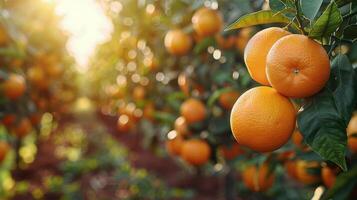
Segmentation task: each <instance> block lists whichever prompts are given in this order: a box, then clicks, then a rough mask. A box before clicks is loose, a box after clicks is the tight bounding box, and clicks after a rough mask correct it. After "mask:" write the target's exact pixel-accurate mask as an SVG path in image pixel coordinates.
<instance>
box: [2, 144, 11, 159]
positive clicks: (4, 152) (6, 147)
mask: <svg viewBox="0 0 357 200" xmlns="http://www.w3.org/2000/svg"><path fill="white" fill-rule="evenodd" d="M9 149H10V146H9V144H8V143H7V142H5V141H0V163H1V162H2V161H3V160H4V159H5V157H6V155H7V153H8V152H9Z"/></svg>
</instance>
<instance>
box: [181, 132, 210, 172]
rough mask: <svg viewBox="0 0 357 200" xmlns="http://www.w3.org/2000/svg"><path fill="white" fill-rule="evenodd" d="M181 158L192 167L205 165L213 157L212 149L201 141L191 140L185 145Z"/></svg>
mask: <svg viewBox="0 0 357 200" xmlns="http://www.w3.org/2000/svg"><path fill="white" fill-rule="evenodd" d="M181 157H182V159H183V160H185V161H186V162H188V163H190V164H191V165H197V166H198V165H203V164H205V163H207V162H208V160H209V158H210V157H211V147H210V146H209V145H208V143H207V142H206V141H204V140H201V139H190V140H187V141H185V142H184V143H183V145H182V149H181Z"/></svg>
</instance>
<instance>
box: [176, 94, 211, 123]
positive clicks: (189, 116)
mask: <svg viewBox="0 0 357 200" xmlns="http://www.w3.org/2000/svg"><path fill="white" fill-rule="evenodd" d="M180 112H181V116H183V117H184V118H185V119H186V122H187V123H188V124H192V123H196V122H200V121H202V120H204V119H205V118H206V114H207V111H206V107H205V105H204V104H203V103H202V102H201V101H200V100H197V99H194V98H190V99H187V100H186V101H185V102H184V103H183V104H182V105H181V108H180Z"/></svg>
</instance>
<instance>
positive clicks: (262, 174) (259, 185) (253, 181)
mask: <svg viewBox="0 0 357 200" xmlns="http://www.w3.org/2000/svg"><path fill="white" fill-rule="evenodd" d="M242 178H243V182H244V185H245V186H246V187H247V188H248V189H249V190H251V191H253V192H264V191H266V190H268V189H269V188H270V187H271V186H272V185H273V183H274V181H275V176H274V174H269V165H268V164H266V163H264V164H262V165H261V166H260V167H259V168H257V166H255V165H251V166H248V167H247V168H245V169H244V171H243V173H242Z"/></svg>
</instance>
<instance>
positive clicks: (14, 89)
mask: <svg viewBox="0 0 357 200" xmlns="http://www.w3.org/2000/svg"><path fill="white" fill-rule="evenodd" d="M3 90H4V95H5V96H6V97H7V98H9V99H11V100H15V99H17V98H19V97H21V96H22V95H23V94H24V93H25V90H26V85H25V79H24V77H22V76H21V75H18V74H10V75H9V77H8V79H6V80H5V82H4V83H3Z"/></svg>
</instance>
